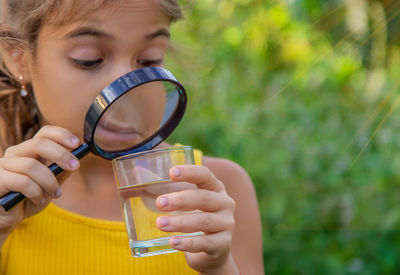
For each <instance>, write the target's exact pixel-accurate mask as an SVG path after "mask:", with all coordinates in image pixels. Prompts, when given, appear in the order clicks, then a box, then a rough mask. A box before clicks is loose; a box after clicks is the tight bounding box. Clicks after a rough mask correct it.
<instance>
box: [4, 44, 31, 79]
mask: <svg viewBox="0 0 400 275" xmlns="http://www.w3.org/2000/svg"><path fill="white" fill-rule="evenodd" d="M1 54H2V58H3V61H4V63H5V65H6V67H7V69H8V70H9V71H10V73H11V74H12V75H13V76H14V78H15V79H19V77H20V76H22V77H23V79H24V82H29V81H30V77H29V64H28V56H29V53H28V51H26V50H25V49H23V48H21V47H12V48H8V49H6V50H4V51H2V53H1Z"/></svg>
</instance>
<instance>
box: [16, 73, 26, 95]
mask: <svg viewBox="0 0 400 275" xmlns="http://www.w3.org/2000/svg"><path fill="white" fill-rule="evenodd" d="M18 79H19V80H20V81H21V90H20V91H19V95H20V96H22V97H26V96H27V95H28V91H27V90H26V85H25V84H23V83H22V81H23V80H24V77H23V76H22V75H21V76H19V77H18Z"/></svg>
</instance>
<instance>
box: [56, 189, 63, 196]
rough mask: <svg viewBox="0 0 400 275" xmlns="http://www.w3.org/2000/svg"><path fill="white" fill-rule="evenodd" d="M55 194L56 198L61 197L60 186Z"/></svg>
mask: <svg viewBox="0 0 400 275" xmlns="http://www.w3.org/2000/svg"><path fill="white" fill-rule="evenodd" d="M55 195H56V197H57V198H59V197H61V195H62V190H61V188H57V190H56V193H55Z"/></svg>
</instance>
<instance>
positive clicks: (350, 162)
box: [167, 0, 400, 274]
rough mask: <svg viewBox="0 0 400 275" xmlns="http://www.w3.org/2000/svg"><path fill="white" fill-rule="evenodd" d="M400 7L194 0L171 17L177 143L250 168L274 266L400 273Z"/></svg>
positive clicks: (285, 270)
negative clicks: (185, 100) (178, 103)
mask: <svg viewBox="0 0 400 275" xmlns="http://www.w3.org/2000/svg"><path fill="white" fill-rule="evenodd" d="M399 13H400V1H399V0H382V1H373V0H370V1H367V0H336V1H334V0H275V1H274V0H271V1H269V0H258V1H257V0H199V1H193V3H192V4H191V5H190V7H188V9H187V11H186V17H187V18H186V20H184V21H181V22H178V23H176V24H175V25H174V27H173V31H172V32H173V44H174V50H172V51H171V53H170V55H169V59H168V61H167V67H168V68H169V69H171V70H172V71H173V72H174V73H175V74H176V76H177V77H178V79H180V80H181V81H182V82H183V83H184V85H185V86H186V88H187V90H188V94H189V106H188V111H187V113H186V115H185V118H184V120H183V122H182V124H181V125H180V126H179V127H178V129H177V131H176V132H175V133H174V134H173V136H172V137H171V138H170V140H171V141H179V142H181V143H184V144H190V145H193V146H195V147H197V148H200V149H202V150H203V151H204V152H205V153H207V154H210V155H214V156H218V157H224V158H229V159H232V160H234V161H236V162H238V163H239V164H241V165H242V166H243V167H244V168H245V169H246V170H247V171H248V172H249V174H250V175H251V177H252V179H253V181H254V185H255V188H256V191H257V195H258V200H259V206H260V209H261V216H262V222H263V233H264V261H265V268H266V271H267V273H268V274H393V273H400V264H399V263H398V259H399V258H400V230H399V229H400V174H399V173H398V170H399V168H400V110H399V108H397V107H398V104H399V103H400V97H399V96H400V93H399V86H400V45H399V44H400V15H399ZM249 234H251V232H249Z"/></svg>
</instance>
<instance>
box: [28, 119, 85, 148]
mask: <svg viewBox="0 0 400 275" xmlns="http://www.w3.org/2000/svg"><path fill="white" fill-rule="evenodd" d="M34 138H48V139H51V140H54V141H55V142H57V143H59V144H61V145H63V146H65V147H68V148H70V149H75V148H76V147H77V146H78V145H79V143H80V139H79V138H78V137H77V136H75V135H74V134H72V133H71V132H70V131H68V130H67V129H64V128H62V127H57V126H52V125H45V126H43V127H42V128H41V129H40V130H39V132H37V133H36V135H35V137H34Z"/></svg>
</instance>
